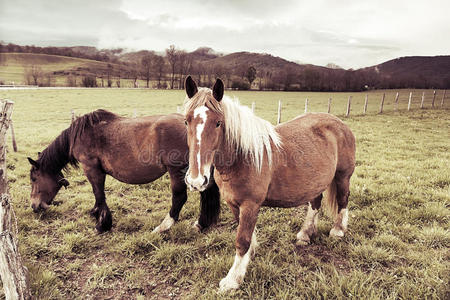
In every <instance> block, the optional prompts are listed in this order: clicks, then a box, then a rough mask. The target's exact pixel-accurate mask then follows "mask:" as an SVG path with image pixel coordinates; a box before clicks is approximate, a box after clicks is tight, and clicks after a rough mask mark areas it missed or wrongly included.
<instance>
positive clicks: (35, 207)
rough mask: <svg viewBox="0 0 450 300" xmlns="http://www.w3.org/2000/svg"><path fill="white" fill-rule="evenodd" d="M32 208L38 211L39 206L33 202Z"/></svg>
mask: <svg viewBox="0 0 450 300" xmlns="http://www.w3.org/2000/svg"><path fill="white" fill-rule="evenodd" d="M31 208H32V209H33V211H34V212H37V211H38V208H37V206H36V204H34V203H33V204H31Z"/></svg>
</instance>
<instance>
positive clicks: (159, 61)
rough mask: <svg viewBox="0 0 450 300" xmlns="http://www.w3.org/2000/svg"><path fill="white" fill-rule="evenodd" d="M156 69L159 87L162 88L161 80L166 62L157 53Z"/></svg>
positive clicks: (155, 59)
mask: <svg viewBox="0 0 450 300" xmlns="http://www.w3.org/2000/svg"><path fill="white" fill-rule="evenodd" d="M153 62H154V70H155V74H156V78H157V80H158V89H160V88H161V80H162V79H163V77H164V72H165V66H166V63H165V61H164V58H163V57H162V56H159V55H156V56H155V58H154V61H153Z"/></svg>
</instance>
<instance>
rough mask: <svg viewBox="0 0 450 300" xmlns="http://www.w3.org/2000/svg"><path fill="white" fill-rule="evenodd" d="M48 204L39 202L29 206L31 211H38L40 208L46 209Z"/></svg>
mask: <svg viewBox="0 0 450 300" xmlns="http://www.w3.org/2000/svg"><path fill="white" fill-rule="evenodd" d="M48 207H49V205H48V204H47V203H45V202H41V203H39V204H36V203H32V204H31V208H32V209H33V212H35V213H38V212H39V211H41V210H47V209H48Z"/></svg>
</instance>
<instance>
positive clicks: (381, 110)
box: [380, 93, 386, 114]
mask: <svg viewBox="0 0 450 300" xmlns="http://www.w3.org/2000/svg"><path fill="white" fill-rule="evenodd" d="M385 96H386V95H385V93H383V97H381V103H380V114H382V113H383V106H384V97H385Z"/></svg>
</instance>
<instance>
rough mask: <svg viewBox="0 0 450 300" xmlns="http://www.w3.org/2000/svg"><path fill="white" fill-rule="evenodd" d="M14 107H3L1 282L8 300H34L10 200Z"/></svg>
mask: <svg viewBox="0 0 450 300" xmlns="http://www.w3.org/2000/svg"><path fill="white" fill-rule="evenodd" d="M13 104H14V102H12V101H8V100H6V101H4V102H3V101H2V102H1V104H0V111H1V115H0V195H1V197H0V278H1V280H2V283H3V290H4V291H5V296H6V299H31V293H30V289H29V287H28V281H27V278H26V273H27V271H26V268H25V267H24V266H23V264H22V259H21V257H20V254H19V248H18V246H17V242H16V239H15V232H14V231H13V228H12V222H11V213H10V212H11V201H10V200H11V199H10V196H9V194H8V181H7V178H6V148H5V146H6V131H7V130H8V127H9V125H10V118H11V113H12V107H13ZM16 229H17V228H16Z"/></svg>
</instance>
